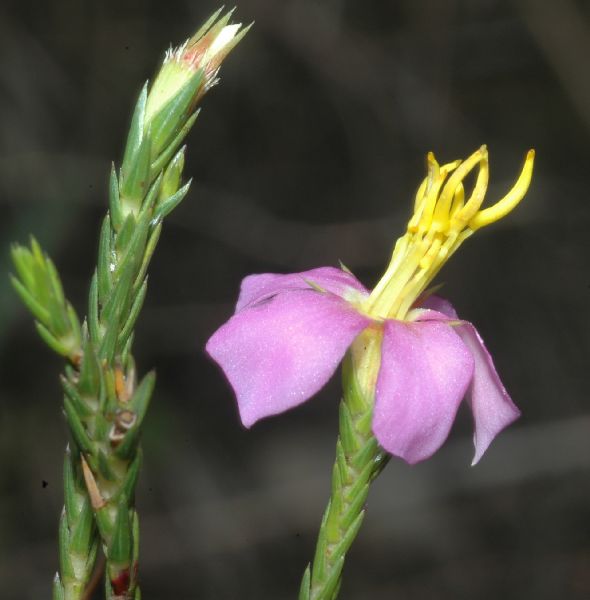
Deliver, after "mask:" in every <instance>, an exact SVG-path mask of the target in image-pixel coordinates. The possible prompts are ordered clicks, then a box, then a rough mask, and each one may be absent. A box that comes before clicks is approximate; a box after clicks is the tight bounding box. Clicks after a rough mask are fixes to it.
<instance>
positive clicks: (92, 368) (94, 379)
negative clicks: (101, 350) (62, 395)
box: [78, 339, 102, 400]
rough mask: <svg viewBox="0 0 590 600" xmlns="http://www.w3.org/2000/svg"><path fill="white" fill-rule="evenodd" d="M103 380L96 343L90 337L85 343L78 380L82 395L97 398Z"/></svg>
mask: <svg viewBox="0 0 590 600" xmlns="http://www.w3.org/2000/svg"><path fill="white" fill-rule="evenodd" d="M101 380H102V369H101V366H100V362H99V360H98V356H97V355H96V352H95V350H94V344H93V343H92V342H91V340H90V339H87V340H86V342H85V343H84V351H83V358H82V364H81V365H80V379H79V382H78V389H79V390H80V394H81V396H83V397H86V398H92V399H93V400H97V399H98V394H99V392H100V386H101Z"/></svg>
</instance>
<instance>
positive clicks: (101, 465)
mask: <svg viewBox="0 0 590 600" xmlns="http://www.w3.org/2000/svg"><path fill="white" fill-rule="evenodd" d="M97 459H98V461H97V462H98V472H99V473H100V474H101V475H102V476H103V477H104V478H105V479H106V480H107V481H115V480H116V479H117V475H116V474H115V472H114V471H113V469H112V468H111V465H110V464H109V459H108V457H107V455H106V454H105V453H104V452H103V451H102V450H99V451H98V452H97Z"/></svg>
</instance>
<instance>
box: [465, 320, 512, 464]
mask: <svg viewBox="0 0 590 600" xmlns="http://www.w3.org/2000/svg"><path fill="white" fill-rule="evenodd" d="M455 330H456V331H457V333H458V334H459V335H460V336H461V339H462V340H463V341H464V342H465V344H466V345H467V347H468V348H469V350H470V351H471V353H472V355H473V358H474V360H475V369H474V373H473V381H472V383H471V386H470V389H469V391H468V394H467V400H468V403H469V405H470V406H471V410H472V411H473V418H474V420H475V435H474V439H473V441H474V444H475V456H474V458H473V463H472V464H476V463H477V462H478V461H479V459H480V458H481V457H482V455H483V453H484V452H485V451H486V450H487V448H488V446H489V445H490V444H491V442H492V440H493V439H494V438H495V437H496V436H497V435H498V433H500V431H502V429H504V428H505V427H506V426H508V425H510V423H512V422H513V421H515V420H516V419H517V418H518V417H519V416H520V411H519V410H518V408H517V407H516V406H515V405H514V403H513V402H512V400H511V399H510V396H509V395H508V392H507V391H506V390H505V388H504V386H503V385H502V382H501V381H500V377H499V376H498V373H497V372H496V367H495V366H494V361H493V360H492V357H491V356H490V353H489V352H488V351H487V348H486V347H485V345H484V343H483V340H482V339H481V337H480V335H479V333H478V332H477V329H475V327H474V326H473V325H472V324H471V323H468V322H465V321H463V324H462V325H459V326H457V327H456V328H455Z"/></svg>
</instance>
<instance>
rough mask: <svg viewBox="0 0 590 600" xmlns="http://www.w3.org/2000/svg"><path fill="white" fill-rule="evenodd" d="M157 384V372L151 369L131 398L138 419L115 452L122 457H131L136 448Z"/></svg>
mask: <svg viewBox="0 0 590 600" xmlns="http://www.w3.org/2000/svg"><path fill="white" fill-rule="evenodd" d="M155 385H156V374H155V373H154V372H153V371H150V372H149V373H148V374H147V375H146V376H145V377H144V378H143V379H142V381H141V383H140V384H139V385H138V386H137V389H136V390H135V392H134V394H133V396H132V397H131V399H130V400H129V410H132V411H133V412H134V413H135V415H136V417H137V418H136V420H135V423H134V425H133V427H131V429H129V431H128V432H127V433H126V434H125V437H124V438H123V440H122V441H121V443H120V444H119V445H118V446H117V448H116V450H115V454H116V455H117V456H119V457H120V458H130V456H131V455H132V453H133V450H134V449H135V445H136V443H137V442H138V441H139V436H140V435H141V430H142V424H143V420H144V418H145V415H146V412H147V409H148V407H149V404H150V400H151V397H152V393H153V391H154V386H155Z"/></svg>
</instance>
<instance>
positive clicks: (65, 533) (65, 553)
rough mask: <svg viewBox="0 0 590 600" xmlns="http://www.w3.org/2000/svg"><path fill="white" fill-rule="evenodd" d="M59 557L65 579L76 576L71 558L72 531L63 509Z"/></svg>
mask: <svg viewBox="0 0 590 600" xmlns="http://www.w3.org/2000/svg"><path fill="white" fill-rule="evenodd" d="M59 559H60V571H61V575H62V577H63V578H64V579H70V578H73V577H75V572H74V567H73V566H72V562H71V560H70V531H69V529H68V521H67V519H66V515H65V511H62V513H61V517H60V519H59Z"/></svg>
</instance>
